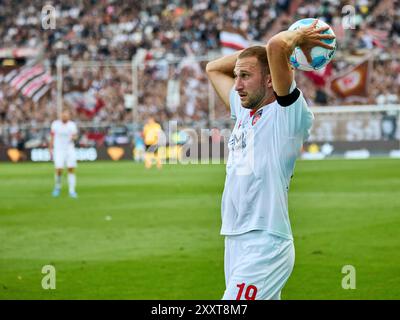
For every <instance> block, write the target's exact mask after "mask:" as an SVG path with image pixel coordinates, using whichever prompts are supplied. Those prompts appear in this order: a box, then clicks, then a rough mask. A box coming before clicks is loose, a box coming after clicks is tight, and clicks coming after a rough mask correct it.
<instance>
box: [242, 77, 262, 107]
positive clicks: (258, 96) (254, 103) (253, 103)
mask: <svg viewBox="0 0 400 320" xmlns="http://www.w3.org/2000/svg"><path fill="white" fill-rule="evenodd" d="M266 96H267V92H266V88H265V84H264V83H261V84H260V89H259V90H257V91H256V92H254V93H252V94H247V96H246V100H245V101H242V102H241V103H242V107H243V108H246V109H255V108H257V107H260V106H261V104H262V102H263V100H264V99H265V98H266Z"/></svg>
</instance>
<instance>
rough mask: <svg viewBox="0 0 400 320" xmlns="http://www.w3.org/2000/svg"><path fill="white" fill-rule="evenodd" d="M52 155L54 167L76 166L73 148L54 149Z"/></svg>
mask: <svg viewBox="0 0 400 320" xmlns="http://www.w3.org/2000/svg"><path fill="white" fill-rule="evenodd" d="M53 157H54V166H55V168H56V169H63V168H65V167H67V168H76V166H77V163H76V153H75V149H69V150H54V153H53Z"/></svg>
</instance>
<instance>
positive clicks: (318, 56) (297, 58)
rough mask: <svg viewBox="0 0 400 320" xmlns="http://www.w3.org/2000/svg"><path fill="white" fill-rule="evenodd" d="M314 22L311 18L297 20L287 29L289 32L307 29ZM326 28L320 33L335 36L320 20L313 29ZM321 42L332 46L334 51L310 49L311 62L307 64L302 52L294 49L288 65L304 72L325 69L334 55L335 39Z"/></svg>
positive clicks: (318, 48) (297, 48) (317, 48)
mask: <svg viewBox="0 0 400 320" xmlns="http://www.w3.org/2000/svg"><path fill="white" fill-rule="evenodd" d="M314 21H315V19H313V18H307V19H301V20H298V21H296V22H295V23H293V24H292V25H291V26H290V27H289V30H291V31H294V30H296V29H299V28H303V27H308V26H310V25H311V24H313V22H314ZM326 26H328V27H329V29H328V30H326V31H323V32H322V33H323V34H325V33H326V34H332V35H335V34H334V32H333V30H332V28H331V27H330V26H329V25H328V24H327V23H325V22H324V21H322V20H318V23H317V24H316V26H315V28H316V29H318V28H322V27H326ZM321 41H322V42H325V43H327V44H329V45H331V46H333V47H334V49H333V50H330V49H325V48H322V47H314V48H312V49H311V57H312V62H311V63H308V61H307V59H306V57H305V55H304V53H303V51H302V50H301V49H300V48H299V47H296V48H295V49H294V50H293V53H292V55H291V56H290V63H291V64H292V66H293V67H294V68H296V69H299V70H304V71H312V70H319V69H321V68H323V67H325V66H326V65H327V64H328V63H329V61H331V60H332V58H333V56H334V55H335V52H336V38H335V39H322V40H321Z"/></svg>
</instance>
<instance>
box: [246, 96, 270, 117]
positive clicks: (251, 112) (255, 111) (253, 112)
mask: <svg viewBox="0 0 400 320" xmlns="http://www.w3.org/2000/svg"><path fill="white" fill-rule="evenodd" d="M275 102H276V100H274V101H272V102H271V103H269V104H266V105H265V106H262V107H261V108H260V109H257V110H253V109H252V110H250V117H252V116H254V115H255V114H256V113H257V112H258V111H260V110H261V109H264V108H265V107H268V106H270V105H272V104H274V103H275Z"/></svg>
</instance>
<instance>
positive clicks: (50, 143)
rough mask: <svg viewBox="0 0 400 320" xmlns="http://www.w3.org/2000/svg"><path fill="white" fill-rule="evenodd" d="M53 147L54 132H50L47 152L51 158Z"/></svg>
mask: <svg viewBox="0 0 400 320" xmlns="http://www.w3.org/2000/svg"><path fill="white" fill-rule="evenodd" d="M53 147H54V132H52V131H51V132H50V141H49V152H50V157H51V158H53Z"/></svg>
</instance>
